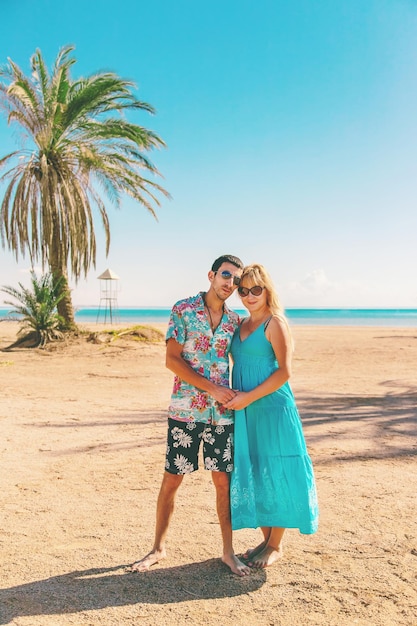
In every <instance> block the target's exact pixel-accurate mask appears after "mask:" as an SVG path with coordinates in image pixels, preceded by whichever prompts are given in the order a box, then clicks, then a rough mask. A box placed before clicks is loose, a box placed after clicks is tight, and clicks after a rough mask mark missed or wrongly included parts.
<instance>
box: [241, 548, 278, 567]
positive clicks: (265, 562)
mask: <svg viewBox="0 0 417 626" xmlns="http://www.w3.org/2000/svg"><path fill="white" fill-rule="evenodd" d="M282 554H283V552H282V548H281V546H279V548H278V549H277V548H274V547H273V546H266V547H265V549H264V550H262V552H259V554H258V555H257V556H256V558H255V559H254V560H253V561H251V562H249V563H248V565H249V566H250V567H253V568H255V569H262V568H264V567H269V566H270V565H272V564H273V563H275V561H278V559H280V558H281V557H282Z"/></svg>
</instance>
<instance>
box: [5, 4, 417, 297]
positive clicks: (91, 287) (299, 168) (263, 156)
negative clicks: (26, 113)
mask: <svg viewBox="0 0 417 626" xmlns="http://www.w3.org/2000/svg"><path fill="white" fill-rule="evenodd" d="M66 44H74V45H75V47H76V50H75V53H74V54H75V57H76V58H77V63H76V65H75V66H74V71H73V75H74V76H80V75H87V74H91V73H94V72H95V71H97V70H112V71H115V72H117V73H118V74H120V75H122V76H124V77H127V78H130V79H132V80H134V81H135V83H136V84H137V85H138V92H137V95H138V97H139V98H140V99H142V100H146V101H148V102H150V103H151V104H152V105H153V106H154V107H155V108H156V110H157V114H156V116H149V115H145V114H143V115H140V116H138V117H137V118H135V119H134V118H132V117H130V119H131V120H132V121H137V123H140V124H143V125H144V126H148V127H149V128H152V129H154V130H155V131H157V132H158V133H159V134H160V135H161V136H162V138H163V139H164V140H165V141H166V143H167V145H168V149H167V150H164V151H159V152H155V153H153V154H152V159H153V161H154V162H155V164H156V165H157V166H158V168H159V169H160V171H161V172H162V174H163V175H164V180H163V181H161V182H162V184H163V185H164V186H165V187H166V189H167V190H168V191H169V192H170V193H171V194H172V200H171V201H168V200H164V201H163V203H162V207H161V208H160V209H159V210H158V218H159V221H158V222H156V221H155V220H154V219H153V218H152V217H151V216H150V215H149V213H147V211H146V210H145V209H143V208H142V207H141V206H139V205H134V204H132V202H131V201H129V200H126V201H125V202H123V206H122V208H121V210H116V209H114V208H113V207H111V206H110V205H109V209H108V212H109V216H110V224H111V232H112V243H111V249H110V254H109V257H108V258H107V259H106V258H105V256H104V240H103V237H102V229H101V227H100V225H99V222H97V230H96V233H97V239H98V256H97V267H96V269H95V270H94V269H93V270H92V271H91V272H90V274H89V275H88V278H87V280H81V281H80V282H79V283H78V285H73V287H74V288H73V301H74V304H75V305H76V306H82V305H98V303H99V281H98V280H97V276H98V275H99V274H101V273H102V272H103V271H104V270H105V269H106V268H108V267H109V268H111V269H112V270H113V271H114V272H116V273H117V274H118V275H119V276H120V281H119V287H120V293H119V296H118V300H119V305H120V306H171V305H172V304H173V302H175V301H176V300H178V299H179V298H182V297H185V296H188V295H192V294H194V293H196V292H197V291H199V290H201V289H205V288H206V287H207V285H208V281H207V272H208V270H209V268H210V265H211V263H212V261H213V260H214V259H215V258H216V257H217V256H219V255H220V254H223V253H231V254H236V255H237V256H240V257H241V258H242V260H243V261H244V262H245V263H251V262H255V261H256V262H260V263H263V264H264V265H265V266H266V267H267V268H268V269H269V271H270V273H271V274H272V276H273V278H274V280H275V283H276V286H277V288H278V291H279V294H280V296H281V299H282V301H283V303H284V305H285V306H286V307H298V306H302V307H327V306H334V307H343V306H347V307H413V308H416V307H417V1H416V0H211V1H210V2H202V1H200V0H175V1H174V0H152V2H149V1H147V2H144V1H143V0H120V1H119V2H114V0H111V1H110V0H100V2H86V1H85V0H71V1H69V0H60V2H59V3H57V2H56V1H55V0H0V63H5V62H6V61H7V58H8V57H10V58H11V59H13V60H14V61H15V62H16V63H18V64H19V65H20V66H21V67H22V68H24V69H25V70H26V71H29V58H30V56H31V55H32V53H33V52H34V51H35V49H36V48H40V49H41V50H42V52H43V54H44V56H45V58H46V60H47V62H48V63H49V65H50V64H51V63H52V62H53V60H54V59H55V57H56V54H57V52H58V50H59V49H60V48H61V47H62V46H63V45H66ZM17 141H18V135H17V134H16V130H15V129H14V128H13V127H8V126H7V125H6V122H5V121H4V119H2V120H0V156H3V155H4V154H6V153H8V152H11V151H12V150H13V149H14V148H15V147H16V145H17V143H16V142H17ZM28 267H29V262H28V260H27V259H26V260H24V259H23V260H20V261H19V263H17V262H16V260H15V258H14V257H13V256H12V255H11V254H10V253H9V252H8V251H5V250H2V249H0V286H1V285H13V286H16V285H17V283H18V282H19V281H20V282H23V283H24V284H27V283H28V274H27V270H28ZM4 297H6V295H5V294H2V293H0V305H1V304H2V303H3V300H4ZM236 302H237V301H236ZM231 303H232V305H235V303H234V301H233V302H231Z"/></svg>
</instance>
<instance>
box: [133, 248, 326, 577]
mask: <svg viewBox="0 0 417 626" xmlns="http://www.w3.org/2000/svg"><path fill="white" fill-rule="evenodd" d="M208 279H209V281H210V288H209V290H208V291H207V292H200V293H199V294H197V296H193V297H191V298H187V299H185V300H181V301H179V302H177V303H176V304H175V305H174V307H173V309H172V311H171V317H170V320H169V325H168V330H167V335H166V346H167V347H166V366H167V367H168V368H169V369H170V370H172V371H173V372H174V374H175V379H174V388H173V392H172V396H171V404H170V406H169V410H168V440H167V451H166V460H165V472H164V476H163V479H162V484H161V488H160V492H159V496H158V502H157V509H156V525H155V541H154V545H153V548H152V550H151V552H149V554H147V555H146V556H145V557H143V558H142V559H140V560H139V561H137V562H136V563H134V564H133V565H132V566H131V570H132V571H134V572H143V571H146V570H148V569H149V568H150V567H151V566H152V565H154V564H155V563H158V561H160V560H161V559H163V558H164V557H165V556H166V550H165V541H166V535H167V531H168V527H169V523H170V521H171V517H172V513H173V510H174V501H175V496H176V493H177V490H178V488H179V486H180V484H181V483H182V480H183V478H184V474H189V473H191V472H193V471H195V470H197V469H198V453H199V448H200V443H201V441H203V455H204V465H205V469H207V470H211V472H212V479H213V483H214V486H215V489H216V506H217V514H218V518H219V523H220V529H221V535H222V541H223V554H222V561H223V563H225V564H226V565H227V566H228V567H229V568H230V570H231V571H232V572H233V573H234V574H237V575H239V576H245V575H247V574H249V573H250V571H251V567H253V568H261V567H266V566H268V565H271V564H272V563H274V562H275V561H276V560H277V559H278V558H279V556H280V555H281V542H282V537H283V535H284V531H285V529H286V528H298V529H299V530H300V532H301V533H304V534H311V533H314V532H315V531H316V530H317V523H318V507H317V496H316V488H315V482H314V474H313V468H312V464H311V461H310V458H309V456H308V453H307V450H306V445H305V440H304V436H303V432H302V426H301V422H300V418H299V416H298V411H297V407H296V405H295V401H294V397H293V394H292V391H291V388H290V386H289V384H288V380H289V377H290V374H291V357H292V351H293V350H292V340H291V333H290V329H289V326H288V323H287V321H286V318H285V316H284V313H283V309H282V307H281V305H280V303H279V300H278V297H277V294H276V292H275V289H274V287H273V284H272V282H271V279H270V277H269V275H268V273H267V271H266V270H265V268H264V267H263V266H261V265H249V266H247V267H244V266H243V263H242V261H241V260H240V259H239V258H237V257H235V256H232V255H228V254H226V255H223V256H221V257H219V258H218V259H216V260H215V261H214V263H213V265H212V268H211V270H210V271H209V273H208ZM236 288H238V293H239V295H240V297H241V299H242V302H243V304H244V305H245V307H246V308H247V310H248V312H249V316H248V317H245V318H244V319H243V320H241V319H239V316H238V315H237V313H235V312H234V311H232V310H230V309H229V308H228V307H227V305H226V300H227V298H228V297H229V296H230V295H231V294H232V293H233V291H234V290H235V289H236ZM229 353H230V354H231V356H232V360H233V370H232V388H230V379H229ZM258 527H259V528H261V530H262V534H263V540H262V541H261V543H260V544H259V545H258V546H257V547H256V548H253V549H251V550H248V551H247V552H246V553H245V554H244V555H242V556H241V557H240V558H238V556H236V555H235V553H234V550H233V544H232V530H237V529H240V528H258Z"/></svg>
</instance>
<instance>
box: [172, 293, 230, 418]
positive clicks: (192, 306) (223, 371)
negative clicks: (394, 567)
mask: <svg viewBox="0 0 417 626" xmlns="http://www.w3.org/2000/svg"><path fill="white" fill-rule="evenodd" d="M203 295H204V293H203V292H200V293H198V294H197V295H196V296H192V297H191V298H187V299H185V300H180V301H179V302H177V303H176V304H175V305H174V306H173V308H172V311H171V317H170V320H169V324H168V330H167V334H166V339H167V340H168V339H175V341H177V342H178V343H179V344H181V345H182V346H183V351H182V357H183V359H184V360H185V361H187V363H188V364H189V365H190V366H191V367H192V368H193V370H195V371H196V372H198V373H199V374H201V375H202V376H204V377H205V378H207V379H208V380H211V381H213V382H214V383H217V384H219V385H223V386H226V387H228V386H229V349H230V344H231V342H232V338H233V334H234V332H235V330H236V328H237V327H238V325H239V316H238V314H237V313H235V312H234V311H232V310H230V309H229V308H228V307H227V306H226V305H224V308H223V317H222V319H221V321H220V324H219V325H218V327H217V328H216V330H215V331H214V333H213V332H212V330H211V327H210V324H209V321H208V318H207V315H206V312H205V309H204V300H203ZM168 416H169V417H170V418H171V419H175V420H179V421H181V422H204V423H206V424H216V425H217V424H218V425H221V424H223V425H224V424H233V417H234V413H233V411H231V410H230V409H225V408H224V407H223V406H222V405H221V404H219V403H218V402H216V400H215V399H214V398H213V397H212V396H210V395H209V394H208V393H207V392H206V391H202V390H201V389H198V388H197V387H194V386H193V385H190V384H188V383H186V382H185V381H183V380H181V379H180V378H179V377H178V376H175V379H174V388H173V390H172V396H171V404H170V406H169V409H168Z"/></svg>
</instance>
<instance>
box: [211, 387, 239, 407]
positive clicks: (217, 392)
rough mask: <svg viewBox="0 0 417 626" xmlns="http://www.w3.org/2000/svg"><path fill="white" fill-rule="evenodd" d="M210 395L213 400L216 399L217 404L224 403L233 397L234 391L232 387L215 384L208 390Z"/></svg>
mask: <svg viewBox="0 0 417 626" xmlns="http://www.w3.org/2000/svg"><path fill="white" fill-rule="evenodd" d="M210 395H211V396H212V397H213V398H214V399H215V400H217V402H218V403H219V404H223V405H226V404H227V403H228V402H229V401H230V400H232V399H233V398H234V397H235V395H236V391H234V390H233V389H230V388H229V387H222V386H221V385H215V387H214V389H213V391H212V392H210Z"/></svg>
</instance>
